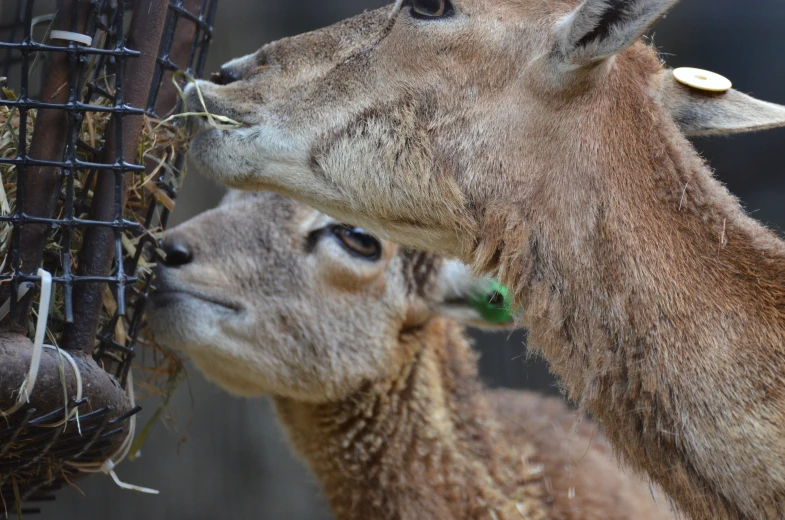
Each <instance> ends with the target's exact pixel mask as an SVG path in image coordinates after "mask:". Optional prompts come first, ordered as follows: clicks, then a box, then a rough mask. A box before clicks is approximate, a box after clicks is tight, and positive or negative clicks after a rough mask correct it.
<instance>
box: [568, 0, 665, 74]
mask: <svg viewBox="0 0 785 520" xmlns="http://www.w3.org/2000/svg"><path fill="white" fill-rule="evenodd" d="M676 2H678V0H584V1H583V2H582V3H581V4H580V5H579V6H578V7H577V8H576V9H575V10H574V11H572V12H571V13H570V14H568V15H567V16H565V17H564V18H562V19H561V20H560V21H559V24H558V28H557V48H556V51H557V54H558V55H559V57H560V58H561V59H562V60H563V61H565V62H566V63H568V64H570V65H573V66H585V65H592V64H594V63H597V62H599V61H601V60H604V59H606V58H609V57H611V56H613V55H614V54H617V53H619V52H621V51H623V50H624V49H626V48H627V47H629V46H630V45H632V44H633V43H635V42H636V41H637V40H638V38H640V37H641V36H643V34H644V33H645V32H646V31H647V30H648V29H649V27H651V26H652V25H653V24H654V22H656V21H657V20H658V19H659V18H660V17H661V16H662V15H663V14H665V12H666V11H667V10H668V9H670V8H671V7H672V6H673V5H674V4H676Z"/></svg>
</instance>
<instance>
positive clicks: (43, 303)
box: [0, 269, 52, 416]
mask: <svg viewBox="0 0 785 520" xmlns="http://www.w3.org/2000/svg"><path fill="white" fill-rule="evenodd" d="M38 276H40V277H41V300H40V301H39V302H38V322H37V323H36V326H35V342H34V343H33V356H32V358H31V360H30V370H29V371H28V373H27V377H26V378H25V379H24V381H22V386H21V387H20V388H19V395H18V396H17V398H16V404H14V405H13V406H12V407H11V408H9V409H8V410H4V411H2V412H0V415H3V416H8V415H11V414H13V413H14V412H16V411H17V410H19V409H20V408H22V407H23V406H24V405H25V404H27V403H29V402H30V396H31V395H32V393H33V388H35V382H36V379H38V369H39V368H40V367H41V355H42V354H43V351H44V336H46V324H47V322H48V321H49V302H50V301H51V299H52V275H51V273H49V272H48V271H45V270H44V269H38Z"/></svg>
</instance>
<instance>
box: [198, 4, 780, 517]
mask: <svg viewBox="0 0 785 520" xmlns="http://www.w3.org/2000/svg"><path fill="white" fill-rule="evenodd" d="M675 2H676V0H608V1H605V0H586V1H584V2H581V3H579V4H577V5H576V2H562V1H556V0H532V1H523V0H453V1H452V2H450V1H448V0H408V1H406V2H402V1H399V2H398V3H397V4H396V5H395V6H392V7H388V8H386V9H382V10H379V11H375V12H371V13H367V14H364V15H361V16H358V17H355V18H352V19H350V20H347V21H345V22H343V23H340V24H338V25H336V26H333V27H331V28H328V29H325V30H322V31H317V32H314V33H311V34H307V35H303V36H299V37H295V38H290V39H285V40H281V41H279V42H275V43H271V44H269V45H266V46H265V47H263V48H262V49H261V50H260V51H258V52H257V53H256V54H253V55H251V56H248V57H245V58H241V59H238V60H235V61H233V62H230V63H229V64H228V65H227V66H226V67H225V68H224V69H223V70H222V72H221V74H219V75H217V76H216V77H215V78H214V81H215V83H206V82H202V83H200V84H199V86H200V90H201V92H202V94H203V96H204V101H205V104H206V107H205V108H206V109H207V110H208V111H210V112H212V113H214V114H221V115H225V116H229V117H231V118H234V119H236V120H238V121H241V122H242V123H244V124H245V127H244V128H240V129H233V130H227V129H217V128H214V127H210V126H207V125H202V126H201V128H200V130H201V132H200V133H198V135H197V136H196V137H195V138H194V141H193V145H192V149H191V156H192V157H193V159H194V160H195V161H196V162H197V163H198V164H199V165H200V166H201V169H202V170H203V171H205V172H207V173H208V174H209V175H211V176H212V177H214V178H215V179H218V180H220V181H222V182H224V183H226V184H228V185H231V186H233V187H237V188H243V189H254V190H255V189H269V190H273V191H277V192H280V193H283V194H286V195H289V196H293V197H295V198H297V199H299V200H301V201H303V202H306V203H308V204H310V205H312V206H315V207H316V208H318V209H319V210H321V211H323V212H326V213H328V214H331V215H333V216H334V217H336V218H338V219H340V220H342V221H348V222H352V223H355V224H358V225H361V226H363V227H364V228H365V229H368V230H370V231H371V232H373V233H376V234H379V235H382V236H384V237H385V238H389V239H391V240H394V241H397V242H399V243H403V244H405V245H407V246H410V247H416V248H420V249H429V250H433V251H439V252H442V253H446V254H452V255H455V256H457V257H459V258H461V259H462V260H464V261H466V262H468V263H471V264H472V265H473V266H474V267H475V269H476V270H477V271H481V272H488V273H493V274H498V275H499V276H500V277H501V278H502V279H503V281H504V282H505V283H507V284H508V285H509V286H510V287H512V288H513V289H514V291H515V295H516V296H517V298H518V300H519V302H520V303H522V304H523V306H524V308H525V316H524V320H523V323H524V325H526V326H528V327H529V329H530V340H531V344H532V345H533V346H534V347H537V348H539V349H541V350H542V352H543V353H544V355H545V356H546V357H547V358H548V359H549V361H550V363H551V366H552V370H553V371H554V372H555V373H556V374H557V375H558V376H559V377H561V379H562V380H563V381H564V385H565V388H566V389H567V391H568V393H569V396H570V397H571V398H573V399H574V400H576V401H577V402H579V403H581V404H582V405H583V406H585V407H586V409H588V410H589V411H590V412H591V413H592V414H593V415H594V417H595V418H596V419H597V420H598V421H599V422H601V424H602V426H603V427H604V429H605V432H606V434H607V436H608V438H609V439H610V440H611V442H612V443H613V444H614V446H615V447H616V449H617V450H618V451H619V452H620V453H621V454H622V455H623V456H624V458H625V459H626V460H627V461H628V462H629V463H630V464H631V465H632V466H633V467H635V468H637V469H639V470H643V471H646V472H647V473H648V474H649V475H650V476H651V477H652V478H653V479H654V480H655V481H656V482H658V483H659V484H661V485H662V486H663V487H664V488H665V490H666V491H667V492H668V493H669V494H670V496H671V497H672V498H673V499H674V500H675V501H676V502H677V503H678V504H679V505H680V507H681V508H682V509H683V510H684V511H685V512H687V513H689V514H690V515H692V517H694V518H712V519H714V518H747V517H754V518H782V517H785V243H783V241H782V240H780V239H779V238H778V237H777V236H776V235H775V234H774V233H773V232H771V231H769V230H767V229H765V228H764V227H763V226H761V225H760V224H759V223H757V222H756V221H754V220H753V219H751V218H749V217H748V216H747V215H746V214H745V213H744V211H743V210H742V209H741V207H740V205H739V202H738V201H737V200H736V199H735V198H734V197H733V196H732V195H730V194H729V193H728V192H727V190H726V189H725V188H724V187H723V186H722V185H721V184H720V183H719V182H718V181H717V180H715V179H714V178H713V177H712V175H711V172H710V170H709V168H708V167H707V166H706V165H705V164H704V162H703V161H702V160H701V158H700V157H699V156H698V154H697V153H696V151H695V150H694V148H693V147H692V146H691V145H690V143H689V142H688V141H687V139H686V138H685V134H699V133H703V134H711V133H731V132H735V131H744V130H752V129H762V128H768V127H773V126H783V125H785V108H783V107H778V106H775V105H771V104H767V103H763V102H760V101H756V100H754V99H752V98H749V97H747V96H744V95H742V94H740V93H738V92H735V91H731V92H728V93H726V94H712V95H710V94H707V93H700V92H693V91H690V90H689V89H688V88H687V87H684V86H681V85H679V84H676V83H675V82H674V80H673V79H672V77H671V75H670V74H669V72H668V71H667V70H664V68H663V66H662V64H661V63H660V61H659V59H658V57H657V55H656V53H655V51H654V49H652V48H651V47H649V46H647V45H645V44H644V43H641V42H639V39H640V37H641V35H642V34H643V33H644V32H645V31H646V30H647V29H648V28H649V27H650V26H651V25H652V24H653V23H654V22H655V21H656V20H657V19H658V18H659V17H660V16H661V15H662V14H663V13H664V12H665V11H666V10H667V9H668V8H669V7H670V6H672V5H673V4H674V3H675ZM188 95H189V99H190V100H191V102H193V103H197V99H198V97H199V96H198V92H197V89H196V88H193V87H192V88H191V89H190V91H189V93H188Z"/></svg>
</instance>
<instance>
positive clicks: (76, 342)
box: [63, 0, 168, 352]
mask: <svg viewBox="0 0 785 520" xmlns="http://www.w3.org/2000/svg"><path fill="white" fill-rule="evenodd" d="M167 8H168V5H167V2H165V1H163V0H140V1H138V2H136V6H135V9H134V15H133V20H132V22H131V29H130V36H129V39H128V47H129V48H132V49H134V50H137V51H139V52H140V53H141V56H139V57H138V58H135V59H133V60H129V61H128V62H127V63H126V64H125V67H124V71H123V96H124V100H123V101H124V103H125V104H126V105H128V106H133V107H143V106H144V105H145V102H146V101H147V97H148V94H149V90H150V82H151V81H152V78H153V73H154V71H155V63H156V58H157V56H158V48H159V45H160V43H161V35H162V34H163V28H164V24H165V21H166V12H167ZM143 124H144V120H143V118H142V117H141V116H128V115H125V116H123V117H122V121H121V122H120V123H118V120H117V115H113V117H112V119H111V120H110V122H109V125H108V126H107V134H106V136H105V147H104V157H103V158H102V161H101V162H102V163H105V164H111V163H114V162H115V161H116V160H118V159H119V158H120V157H122V158H123V160H124V161H126V162H132V161H133V160H134V159H135V158H136V154H137V150H138V148H139V142H140V140H141V136H142V128H143ZM118 134H121V135H118ZM132 176H133V173H125V174H123V175H122V176H120V175H117V174H115V172H114V171H112V170H102V171H100V172H99V175H98V181H97V182H96V186H95V191H94V196H93V204H92V207H91V208H90V219H91V220H96V221H103V222H112V221H114V220H115V219H116V217H117V215H116V214H115V213H116V210H117V204H116V190H117V189H118V186H117V184H118V183H121V186H120V187H119V188H120V189H121V190H122V205H123V206H124V205H125V200H126V197H127V191H128V187H129V185H130V182H131V180H132ZM120 216H121V217H122V215H120ZM115 238H116V236H115V230H114V229H112V228H107V227H91V228H89V229H88V230H87V232H86V233H85V235H84V241H83V245H82V249H81V251H80V252H79V269H78V271H77V275H78V276H107V275H108V274H109V273H110V271H111V269H112V263H113V260H114V259H115V254H116V253H120V252H119V251H118V252H116V251H115V242H116V241H115ZM118 261H120V262H121V261H122V259H118ZM105 290H106V284H105V283H85V284H80V285H77V286H76V287H75V289H74V295H73V297H74V300H73V301H74V309H76V311H77V317H76V320H75V322H74V323H73V324H69V325H68V326H66V328H65V331H64V336H63V344H64V347H65V348H66V349H68V350H80V351H83V352H92V349H93V344H94V343H95V336H96V332H97V330H98V322H99V317H100V314H101V308H102V306H103V294H104V291H105Z"/></svg>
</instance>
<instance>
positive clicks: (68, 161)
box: [0, 0, 217, 384]
mask: <svg viewBox="0 0 785 520" xmlns="http://www.w3.org/2000/svg"><path fill="white" fill-rule="evenodd" d="M79 3H81V4H85V3H86V2H84V1H82V2H77V1H74V2H72V4H73V5H74V6H75V7H74V9H75V10H76V6H77V4H79ZM87 3H89V6H90V7H89V8H90V9H91V13H90V14H89V16H87V22H86V23H84V24H83V26H82V27H78V25H79V17H80V16H82V17H83V18H84V14H83V13H82V14H80V13H76V12H75V13H74V14H73V15H72V16H71V22H72V25H73V27H72V28H73V30H74V32H79V33H85V34H87V35H89V36H92V41H93V43H92V45H91V46H85V45H82V44H80V43H77V42H73V41H72V42H67V44H66V45H64V46H61V44H53V43H49V42H47V43H43V42H44V41H46V40H45V37H46V35H47V34H48V33H49V29H51V24H52V21H51V19H50V18H48V17H47V16H45V15H44V16H41V15H39V14H38V12H39V11H40V9H38V10H37V9H36V7H37V4H51V2H35V1H34V0H27V1H19V2H17V6H16V8H17V12H16V13H15V17H14V18H15V21H14V23H12V24H9V25H7V26H5V27H0V38H4V39H3V40H0V71H3V72H2V73H0V74H5V75H6V77H7V78H9V79H8V81H9V82H12V83H11V85H10V86H12V87H13V86H16V89H14V90H13V94H12V93H11V90H5V91H4V92H2V93H0V107H5V108H6V109H7V110H10V111H12V112H13V113H15V114H18V115H17V117H18V118H19V125H18V127H19V137H18V139H19V147H18V153H17V154H16V156H14V157H0V168H2V167H4V166H5V167H6V171H7V169H8V167H13V168H15V170H16V174H17V191H16V205H15V210H14V211H13V212H12V213H11V214H2V215H0V226H3V227H8V226H11V227H12V229H13V231H12V234H11V237H10V241H9V244H8V247H7V251H5V253H7V259H6V263H5V269H4V270H3V271H2V273H0V285H2V284H6V285H9V286H13V289H11V290H10V291H7V292H8V293H10V294H16V293H17V292H18V291H19V289H20V287H22V286H23V284H30V283H34V284H37V283H39V278H38V277H37V276H36V275H35V274H34V273H35V270H36V269H35V266H37V265H39V264H41V263H42V262H43V263H44V265H45V266H47V267H49V266H54V275H55V276H54V282H55V286H56V294H57V295H58V297H56V298H55V299H56V301H58V302H62V303H61V307H62V309H59V310H61V312H55V314H54V316H53V317H52V318H51V320H50V321H52V322H53V326H52V327H51V328H52V329H53V330H55V331H58V333H56V335H57V336H58V337H55V338H52V339H53V340H56V341H60V342H61V343H60V344H61V346H62V347H63V348H65V349H72V348H85V345H82V344H80V345H73V344H72V343H74V342H73V341H69V339H70V338H69V337H68V336H69V335H68V330H69V328H79V326H80V322H87V323H88V325H89V322H90V321H95V320H96V317H95V316H85V315H84V308H83V307H80V308H78V309H75V308H74V306H75V297H74V293H75V292H76V293H78V292H79V291H80V289H81V290H83V291H84V290H85V287H89V286H95V285H97V284H108V286H109V288H110V289H111V294H112V297H113V299H114V303H113V304H110V305H105V306H104V307H105V308H104V309H103V310H102V311H101V312H102V314H103V315H102V316H101V318H100V320H99V321H100V330H99V332H98V334H97V342H95V343H91V344H89V345H87V348H90V349H93V353H94V355H95V358H96V360H97V361H98V362H99V364H101V365H102V366H103V367H104V368H105V369H106V370H107V371H109V372H110V373H112V374H113V375H115V376H116V377H117V378H118V380H120V381H121V382H122V383H123V384H125V381H126V377H127V374H128V370H129V368H130V363H131V360H132V359H133V353H134V346H135V342H136V339H137V335H138V333H139V330H140V328H141V324H142V315H143V312H144V307H145V304H146V301H147V297H148V293H149V290H150V281H151V278H152V277H151V272H150V271H151V270H150V269H149V268H148V269H146V270H144V269H142V270H140V264H145V265H147V266H148V267H149V265H151V264H152V263H154V257H155V253H154V250H155V247H156V241H157V238H158V237H159V234H158V233H159V232H160V231H162V230H163V228H164V227H165V226H166V223H167V220H168V216H169V213H170V211H171V209H172V207H173V205H174V202H173V201H174V199H175V196H176V191H177V189H178V188H179V186H180V183H181V181H182V179H181V174H180V171H181V170H182V167H183V163H184V158H183V156H182V154H177V155H176V157H171V158H169V159H168V160H167V164H166V165H165V167H164V168H161V169H160V173H159V174H158V175H157V176H156V178H155V179H151V180H150V181H151V182H152V183H154V184H155V185H156V188H157V189H155V190H153V192H152V193H153V195H154V196H149V195H150V194H149V193H145V194H143V196H142V197H141V200H140V201H139V204H138V206H139V207H137V208H136V211H134V213H133V215H132V216H129V212H128V211H127V209H128V208H127V207H126V205H127V203H128V195H127V193H126V191H127V188H128V178H129V177H133V176H137V177H138V176H141V175H144V172H145V164H144V163H143V161H141V160H140V158H139V157H137V156H128V157H126V156H124V155H123V150H122V146H116V147H115V148H116V149H115V150H107V149H106V148H101V145H100V144H96V143H95V142H90V140H89V139H87V134H86V133H85V128H86V127H87V126H89V125H88V124H87V123H88V122H89V121H88V120H92V121H95V120H96V119H97V118H99V117H100V118H103V119H104V120H105V119H108V118H109V117H111V119H110V123H109V124H111V125H113V126H114V128H113V131H114V132H115V140H116V142H117V143H122V142H123V140H124V137H125V138H127V136H123V128H124V125H123V121H124V119H125V118H128V117H139V116H141V115H142V114H143V110H142V109H140V108H137V107H131V106H128V105H127V104H126V103H125V101H124V83H125V82H124V78H123V71H124V68H125V64H126V61H127V60H129V59H134V58H136V57H137V56H139V53H138V52H137V51H136V50H133V49H129V48H128V47H126V43H127V35H126V29H125V26H126V25H127V24H125V22H126V17H127V14H128V13H127V11H129V9H131V8H132V7H133V2H131V1H128V2H124V1H119V2H116V1H108V0H103V1H96V0H93V1H92V2H87ZM216 8H217V0H171V2H170V3H169V10H168V13H167V20H166V24H165V26H164V31H163V36H162V38H161V46H160V49H159V54H158V59H157V63H156V69H155V73H154V78H153V81H152V85H151V87H150V90H149V96H148V102H147V107H146V108H147V111H148V113H149V115H150V116H151V117H153V118H161V117H164V116H165V115H168V114H170V113H172V112H174V111H175V110H178V109H179V103H178V102H177V98H176V95H175V96H174V97H173V94H172V93H173V92H174V93H176V89H173V88H171V76H172V73H174V72H176V71H184V72H185V74H187V75H189V76H198V75H200V74H201V72H202V69H203V67H204V63H205V59H206V53H207V49H208V46H209V42H210V39H211V35H212V22H213V19H214V15H215V11H216ZM82 9H84V5H82ZM5 38H7V40H6V39H5ZM46 53H51V54H52V55H55V54H57V55H60V56H63V57H64V58H65V59H66V60H67V71H68V74H67V75H66V77H65V78H64V79H65V81H64V82H63V84H62V85H61V86H59V92H57V94H58V95H61V96H62V94H63V92H67V98H66V99H63V100H62V102H60V103H55V102H52V101H51V100H50V99H45V96H44V94H45V92H43V93H42V94H39V95H36V94H34V92H35V91H36V89H35V87H36V86H39V88H40V83H41V81H40V79H38V78H37V76H36V73H38V72H40V69H41V68H43V67H41V61H42V60H41V57H42V56H43V55H44V54H46ZM34 84H36V85H34ZM45 87H46V85H45V84H44V91H45V90H46V88H45ZM162 98H166V99H162ZM47 110H49V111H54V110H57V111H61V112H62V114H64V119H62V121H61V124H62V136H63V139H64V142H63V143H62V145H63V149H64V153H63V154H62V156H59V157H46V158H41V157H40V154H36V153H35V152H36V150H33V149H31V148H35V144H36V143H35V140H32V139H31V136H30V135H29V134H30V133H31V132H33V131H34V130H33V128H32V127H33V126H35V125H34V123H32V122H31V118H32V114H38V115H40V114H42V113H46V111H47ZM109 131H110V129H108V128H107V129H106V132H109ZM147 166H148V168H150V167H151V166H155V165H150V164H147ZM42 172H43V173H44V174H46V173H49V175H50V176H51V177H55V178H56V181H55V182H56V186H55V187H54V188H53V189H51V190H50V191H51V192H52V193H51V194H50V195H51V196H53V197H54V198H55V199H57V200H46V199H44V198H42V197H41V196H40V194H35V193H33V194H30V193H26V190H25V187H29V186H31V185H33V184H32V183H30V182H28V177H35V176H39V177H40V176H41V174H42ZM78 174H80V175H78ZM85 175H86V176H85ZM107 175H109V176H112V177H113V178H114V190H113V199H114V200H113V211H112V212H111V218H106V219H96V218H91V215H92V213H94V212H91V210H92V209H93V206H94V202H95V201H94V200H89V199H90V197H89V195H90V190H88V189H81V190H79V189H75V186H78V185H79V184H81V187H82V188H84V187H85V186H90V185H93V186H94V185H95V183H96V182H97V180H98V179H99V178H100V177H101V176H107ZM80 176H81V177H80ZM35 191H38V190H35ZM31 205H32V206H35V208H34V211H31V210H30V208H31ZM42 206H43V207H46V208H47V210H48V211H45V212H42V211H40V208H41V207H42ZM55 208H57V211H56V209H55ZM36 209H38V210H39V211H35V210H36ZM34 228H37V230H40V229H41V228H45V230H44V231H43V232H41V231H39V232H38V233H35V232H33V233H27V230H28V229H34ZM98 230H103V232H104V233H106V232H107V231H110V232H111V233H112V235H113V237H112V240H113V265H112V266H111V271H110V272H108V273H99V272H85V269H80V267H82V266H84V265H85V263H87V262H86V260H89V257H90V256H91V255H94V254H96V253H95V252H94V251H86V250H85V249H86V248H85V247H82V248H81V249H80V246H81V245H82V244H81V243H80V242H83V240H86V238H85V237H87V236H88V235H89V234H90V233H91V232H100V231H98ZM30 235H45V237H43V238H42V237H41V236H32V237H31V236H30ZM36 238H37V239H38V241H39V244H35V239H36ZM31 243H32V244H31ZM53 244H54V245H53ZM31 245H33V246H36V245H37V246H38V247H36V248H35V249H37V251H35V252H34V254H31V253H30V252H29V250H30V249H31ZM25 250H27V255H25V254H24V251H25ZM0 261H2V260H1V258H0ZM9 282H10V284H9ZM80 286H81V287H80ZM33 292H34V291H30V294H31V295H32V293H33ZM10 294H3V297H4V301H5V299H6V298H8V299H10V301H11V312H10V316H11V318H13V319H14V320H16V325H18V326H19V327H22V328H24V327H25V326H26V323H27V322H29V321H30V320H29V318H30V312H29V308H30V303H31V302H30V301H29V300H30V297H28V298H27V301H25V299H22V300H20V301H19V302H17V301H16V298H10ZM77 296H78V294H77ZM77 299H78V298H77ZM93 299H95V298H93ZM106 307H109V308H111V307H114V312H113V315H111V314H109V315H107V312H106ZM98 310H99V311H100V310H101V309H100V307H99V308H98ZM110 310H111V309H110ZM6 321H8V320H6ZM3 325H6V324H3ZM82 325H84V323H82ZM82 328H85V327H84V326H82ZM87 328H89V326H88V327H87ZM60 331H62V333H61V334H60V333H59V332H60ZM81 343H84V341H82V342H81Z"/></svg>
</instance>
